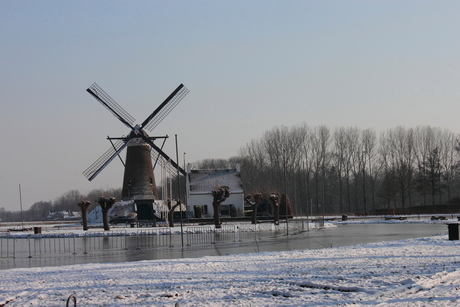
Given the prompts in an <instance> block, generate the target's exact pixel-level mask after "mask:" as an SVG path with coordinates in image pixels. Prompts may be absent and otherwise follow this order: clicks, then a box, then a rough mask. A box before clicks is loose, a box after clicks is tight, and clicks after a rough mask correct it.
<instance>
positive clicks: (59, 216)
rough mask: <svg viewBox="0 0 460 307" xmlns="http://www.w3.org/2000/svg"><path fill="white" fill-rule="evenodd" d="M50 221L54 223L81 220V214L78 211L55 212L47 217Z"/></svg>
mask: <svg viewBox="0 0 460 307" xmlns="http://www.w3.org/2000/svg"><path fill="white" fill-rule="evenodd" d="M46 218H47V219H48V220H52V221H73V220H79V219H81V213H80V212H78V211H70V210H62V211H54V212H51V211H50V213H49V214H48V216H47V217H46Z"/></svg>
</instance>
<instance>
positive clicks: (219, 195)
mask: <svg viewBox="0 0 460 307" xmlns="http://www.w3.org/2000/svg"><path fill="white" fill-rule="evenodd" d="M229 196H230V191H229V190H228V187H220V188H218V189H216V190H213V191H212V197H213V200H212V206H213V208H214V225H215V227H216V228H221V227H222V223H221V221H220V204H221V203H222V202H224V201H225V200H226V199H227V198H228V197H229Z"/></svg>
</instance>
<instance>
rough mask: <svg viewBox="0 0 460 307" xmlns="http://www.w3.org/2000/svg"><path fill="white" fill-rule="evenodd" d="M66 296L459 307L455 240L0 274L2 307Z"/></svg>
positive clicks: (98, 302)
mask: <svg viewBox="0 0 460 307" xmlns="http://www.w3.org/2000/svg"><path fill="white" fill-rule="evenodd" d="M72 294H73V295H75V297H76V299H77V306H87V307H90V306H174V305H175V304H176V303H179V305H180V306H457V305H459V303H460V300H459V296H460V241H449V240H448V238H447V235H442V236H435V237H429V238H419V239H407V240H401V241H393V242H381V243H373V244H365V245H356V246H347V247H337V248H327V249H320V250H301V251H286V252H267V253H254V254H240V255H228V256H220V257H203V258H194V259H173V260H150V261H140V262H126V263H106V264H84V265H72V266H63V267H47V268H28V269H10V270H3V271H1V278H0V306H3V305H2V304H5V306H6V307H10V306H65V305H66V301H67V298H68V297H69V296H70V295H72ZM69 306H73V303H72V304H69Z"/></svg>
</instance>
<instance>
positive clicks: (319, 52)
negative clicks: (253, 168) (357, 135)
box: [0, 0, 460, 210]
mask: <svg viewBox="0 0 460 307" xmlns="http://www.w3.org/2000/svg"><path fill="white" fill-rule="evenodd" d="M459 16H460V1H402V0H397V1H389V0H384V1H364V0H363V1H344V0H340V1H323V0H321V1H308V0H305V1H269V0H264V1H257V0H251V1H247V0H246V1H237V0H235V1H135V0H134V1H133V0H130V1H113V0H110V1H103V0H97V1H95V0H94V1H58V0H56V1H46V0H42V1H33V0H30V1H21V0H3V1H0V41H1V48H0V55H1V57H0V63H1V66H0V104H1V110H2V111H1V113H0V122H1V128H2V131H3V138H2V145H1V147H0V148H1V149H0V169H1V177H0V208H1V207H4V208H5V209H7V210H19V192H18V187H19V184H21V188H22V198H23V207H24V209H27V208H29V207H30V206H31V205H32V204H33V203H35V202H38V201H48V200H54V199H56V198H57V197H58V196H60V195H62V194H63V193H65V192H67V191H69V190H71V189H77V190H79V191H80V192H82V193H87V192H89V191H90V190H92V189H96V188H112V187H121V184H122V174H123V167H122V165H121V163H120V161H118V160H114V161H113V162H112V163H111V164H110V165H109V166H108V167H107V168H106V169H104V171H103V172H102V173H101V174H99V175H98V177H96V179H94V180H93V181H92V182H89V181H88V180H87V179H86V178H85V177H84V176H83V175H82V172H83V171H84V170H85V169H86V168H87V167H88V166H89V165H90V164H91V163H93V162H94V161H95V160H96V159H97V158H99V156H101V155H102V154H103V153H104V152H105V151H106V150H107V149H108V148H109V147H110V143H109V142H108V141H107V140H106V137H107V136H108V135H110V136H121V135H125V134H127V133H128V132H129V131H128V129H127V128H126V127H125V126H124V125H123V124H122V123H121V122H120V121H118V120H117V119H116V118H115V117H114V116H113V115H112V114H110V113H109V111H108V110H106V109H105V108H104V107H103V106H102V105H101V104H100V103H99V102H97V101H96V100H95V99H94V98H93V97H92V96H91V95H89V94H88V93H87V92H86V89H87V88H88V87H89V86H90V85H91V84H92V83H93V82H97V83H98V84H99V86H101V87H102V88H103V89H104V90H105V91H106V92H107V93H108V94H109V95H110V96H111V97H112V98H114V99H115V100H116V101H117V102H118V103H119V104H120V105H121V106H122V107H123V108H124V109H126V110H127V111H128V112H129V113H130V114H131V115H133V116H134V117H135V118H136V122H137V123H141V122H142V121H143V120H144V119H145V118H146V117H147V116H148V115H149V114H150V113H151V112H152V111H153V110H154V109H155V108H156V107H157V106H158V105H159V104H160V103H161V102H162V101H163V100H164V99H165V98H166V97H167V96H168V95H169V94H170V93H171V92H172V91H173V90H174V89H175V88H176V87H177V86H178V85H179V84H180V83H183V84H184V85H185V86H186V87H187V88H188V89H189V90H190V93H189V94H188V96H186V97H185V98H184V99H183V100H182V102H181V103H180V104H179V105H178V106H177V107H176V108H175V109H174V110H173V111H172V112H171V113H170V114H169V115H168V116H167V117H166V118H165V119H164V120H163V122H162V123H161V124H160V125H159V126H158V127H157V128H156V129H155V130H154V132H152V133H150V135H151V136H154V135H165V134H168V135H169V136H170V138H169V140H168V142H167V146H166V149H165V151H166V153H167V154H168V155H170V156H171V157H173V158H175V157H176V154H175V142H174V135H175V134H177V135H178V143H179V153H180V154H179V155H180V162H181V164H182V161H183V153H184V152H186V155H185V156H186V161H187V162H195V161H197V160H202V159H205V158H224V159H226V158H229V157H231V156H235V155H237V154H238V151H239V149H240V148H241V147H242V146H244V145H245V144H246V143H248V142H249V141H250V140H251V139H254V138H260V137H261V136H262V135H263V133H264V132H265V131H267V130H270V129H271V128H273V127H274V126H281V125H285V126H292V125H297V124H301V123H303V122H305V123H307V124H309V125H310V126H312V127H315V126H318V125H322V124H324V125H326V126H328V127H329V128H330V129H331V130H333V129H334V128H335V127H339V126H356V127H358V128H362V129H365V128H373V129H375V130H376V131H377V132H380V131H383V130H386V129H390V128H394V127H396V126H399V125H402V126H406V127H416V126H419V125H431V126H435V127H441V128H446V129H449V130H451V131H453V132H455V133H458V132H459V126H460V121H459V117H460V112H459V111H460V39H459V38H460V19H459ZM157 144H159V143H157ZM124 155H125V152H123V157H124ZM157 181H159V179H158V178H157Z"/></svg>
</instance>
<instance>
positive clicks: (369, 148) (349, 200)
mask: <svg viewBox="0 0 460 307" xmlns="http://www.w3.org/2000/svg"><path fill="white" fill-rule="evenodd" d="M457 142H458V140H457V135H456V134H454V133H453V132H451V131H448V130H443V129H440V128H434V127H430V126H423V127H417V128H405V127H396V128H393V129H389V130H387V131H384V132H382V133H380V134H379V135H377V133H376V132H375V131H374V130H372V129H365V130H361V129H358V128H355V127H339V128H336V129H334V130H333V131H331V130H330V129H329V128H328V127H326V126H318V127H314V128H312V127H309V126H308V125H307V124H302V125H299V126H293V127H286V126H281V127H275V128H273V129H272V130H270V131H267V132H266V133H265V134H264V135H263V137H262V138H260V139H254V140H252V141H250V142H249V143H248V144H246V145H245V146H244V147H242V148H241V150H240V154H239V157H238V160H240V163H241V164H242V167H241V172H242V179H243V184H244V188H245V192H246V193H247V194H249V193H255V192H260V191H267V193H271V192H274V191H279V192H283V193H285V192H286V193H287V195H289V198H290V199H291V201H292V202H293V209H294V213H295V214H297V215H300V214H307V213H308V214H322V213H361V214H367V213H371V212H373V211H375V210H376V209H380V208H399V207H404V208H407V207H412V206H421V205H435V204H442V203H447V202H448V201H449V200H452V199H453V198H454V197H458V196H459V194H460V193H459V192H460V190H459V188H460V176H459V162H460V160H459V154H458V148H457ZM232 159H233V160H235V158H232Z"/></svg>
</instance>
